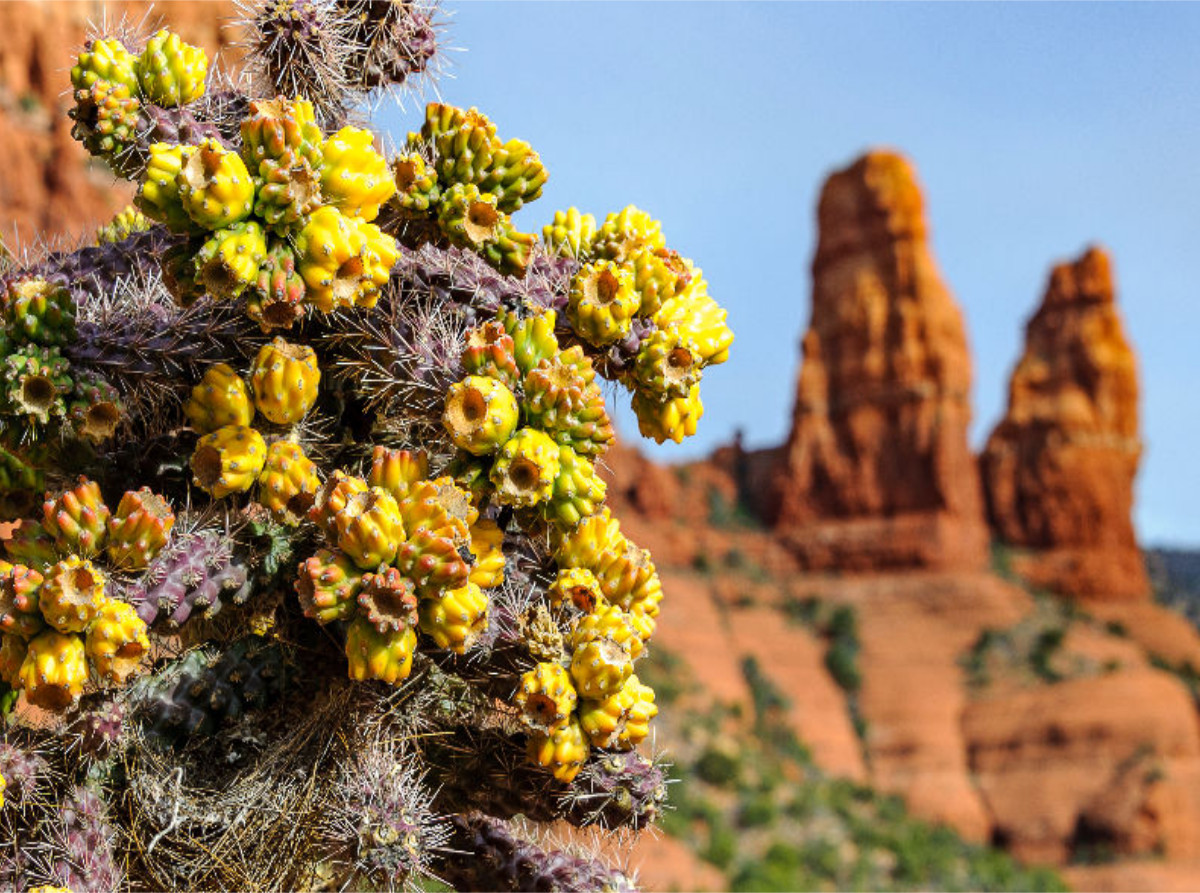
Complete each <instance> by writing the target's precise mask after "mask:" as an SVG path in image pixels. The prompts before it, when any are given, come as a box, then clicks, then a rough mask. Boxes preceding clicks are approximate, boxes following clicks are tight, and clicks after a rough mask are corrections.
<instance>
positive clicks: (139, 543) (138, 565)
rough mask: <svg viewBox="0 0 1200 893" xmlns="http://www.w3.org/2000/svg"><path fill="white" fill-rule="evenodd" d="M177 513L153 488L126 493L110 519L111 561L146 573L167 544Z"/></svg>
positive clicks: (125, 567) (124, 567)
mask: <svg viewBox="0 0 1200 893" xmlns="http://www.w3.org/2000/svg"><path fill="white" fill-rule="evenodd" d="M174 526H175V512H173V511H172V510H171V504H170V503H169V502H167V501H166V500H165V499H163V497H161V496H159V495H158V494H156V493H154V492H152V491H151V490H150V488H149V487H142V488H140V489H138V490H126V491H125V493H124V494H122V496H121V501H120V502H119V503H118V504H117V510H116V512H114V513H113V516H112V517H111V518H109V520H108V560H109V561H111V562H112V563H113V564H114V565H116V566H117V567H119V568H121V569H122V570H130V571H133V570H142V569H143V568H147V567H149V566H150V562H151V561H153V560H154V556H155V555H157V554H158V553H159V551H161V550H162V547H163V546H165V545H166V544H167V538H168V537H169V536H170V535H171V528H172V527H174Z"/></svg>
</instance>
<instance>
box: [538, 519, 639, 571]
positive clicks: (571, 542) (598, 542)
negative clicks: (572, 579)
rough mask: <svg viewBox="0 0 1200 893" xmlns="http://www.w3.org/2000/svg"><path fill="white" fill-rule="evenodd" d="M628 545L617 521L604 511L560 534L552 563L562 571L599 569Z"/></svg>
mask: <svg viewBox="0 0 1200 893" xmlns="http://www.w3.org/2000/svg"><path fill="white" fill-rule="evenodd" d="M627 545H628V540H626V539H625V535H624V534H622V533H621V524H620V522H619V521H617V519H616V518H614V517H613V516H612V512H611V511H609V510H608V509H607V508H605V509H602V510H600V511H599V512H597V513H596V514H594V515H592V516H591V517H589V518H584V519H583V520H582V521H580V522H579V523H578V524H576V525H575V526H574V527H572V528H571V529H569V530H566V531H564V532H562V533H561V535H560V536H559V537H558V538H557V542H556V544H555V549H554V560H555V561H556V562H558V566H559V567H562V568H572V567H583V568H589V569H591V568H599V567H600V566H601V564H602V563H604V562H605V561H607V560H610V559H611V557H613V556H615V555H618V554H620V553H621V552H623V551H624V550H625V548H626V546H627Z"/></svg>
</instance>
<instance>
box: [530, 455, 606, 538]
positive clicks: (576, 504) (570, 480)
mask: <svg viewBox="0 0 1200 893" xmlns="http://www.w3.org/2000/svg"><path fill="white" fill-rule="evenodd" d="M558 465H559V472H558V476H557V477H556V478H555V479H554V492H553V494H552V495H551V497H550V501H549V502H547V503H546V504H545V507H544V512H545V515H546V519H547V520H549V521H555V522H557V523H559V524H564V525H566V526H573V525H575V524H578V523H579V522H580V521H581V520H582V519H584V518H586V517H587V516H588V515H591V514H594V513H595V511H596V509H597V508H598V507H599V505H600V504H601V503H603V502H604V494H605V491H606V490H607V486H606V485H605V483H604V481H603V480H601V478H600V477H599V476H598V475H597V474H596V469H595V467H594V466H593V465H592V463H591V462H590V461H589V460H588V459H586V458H585V457H583V456H580V455H579V454H578V453H576V452H575V451H574V450H573V449H571V448H570V447H569V446H560V447H559V448H558Z"/></svg>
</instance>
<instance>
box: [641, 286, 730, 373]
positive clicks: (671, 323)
mask: <svg viewBox="0 0 1200 893" xmlns="http://www.w3.org/2000/svg"><path fill="white" fill-rule="evenodd" d="M728 316H729V313H728V311H727V310H725V308H724V307H722V306H721V305H720V304H718V303H717V302H716V301H714V300H713V299H712V297H711V296H710V295H709V294H708V283H706V282H705V280H704V276H703V275H702V274H701V272H700V271H699V270H695V271H693V276H692V278H691V280H690V281H689V282H688V283H687V285H686V286H685V287H684V288H683V290H682V291H680V292H679V294H677V295H675V296H674V297H673V298H670V299H668V300H666V301H664V302H663V305H662V307H660V308H659V309H658V312H657V313H655V314H654V322H655V324H656V325H657V326H658V327H659V328H660V329H669V328H671V327H676V328H678V330H679V332H680V333H681V334H682V335H683V336H684V337H685V338H687V339H688V340H689V341H691V342H693V343H694V344H695V345H696V349H697V350H698V351H699V353H700V360H701V362H702V363H703V364H704V365H705V366H716V365H719V364H720V363H724V362H725V361H726V360H727V359H728V358H729V347H730V345H732V344H733V330H731V329H730V328H729V325H728V324H727V322H726V320H727V318H728Z"/></svg>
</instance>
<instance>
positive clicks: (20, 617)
mask: <svg viewBox="0 0 1200 893" xmlns="http://www.w3.org/2000/svg"><path fill="white" fill-rule="evenodd" d="M5 563H6V564H7V562H5ZM43 581H44V578H43V577H42V575H41V574H40V573H38V572H37V571H35V570H34V569H33V568H31V567H26V566H25V565H23V564H14V565H9V567H8V570H7V571H5V572H4V575H3V576H0V630H2V631H3V632H4V633H5V634H7V635H12V636H19V637H20V638H22V639H30V638H32V637H33V636H35V635H37V634H38V633H39V632H41V631H42V629H43V628H44V627H45V625H46V621H45V620H44V619H43V617H42V612H41V610H40V609H39V606H38V603H39V595H40V592H41V588H42V583H43Z"/></svg>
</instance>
